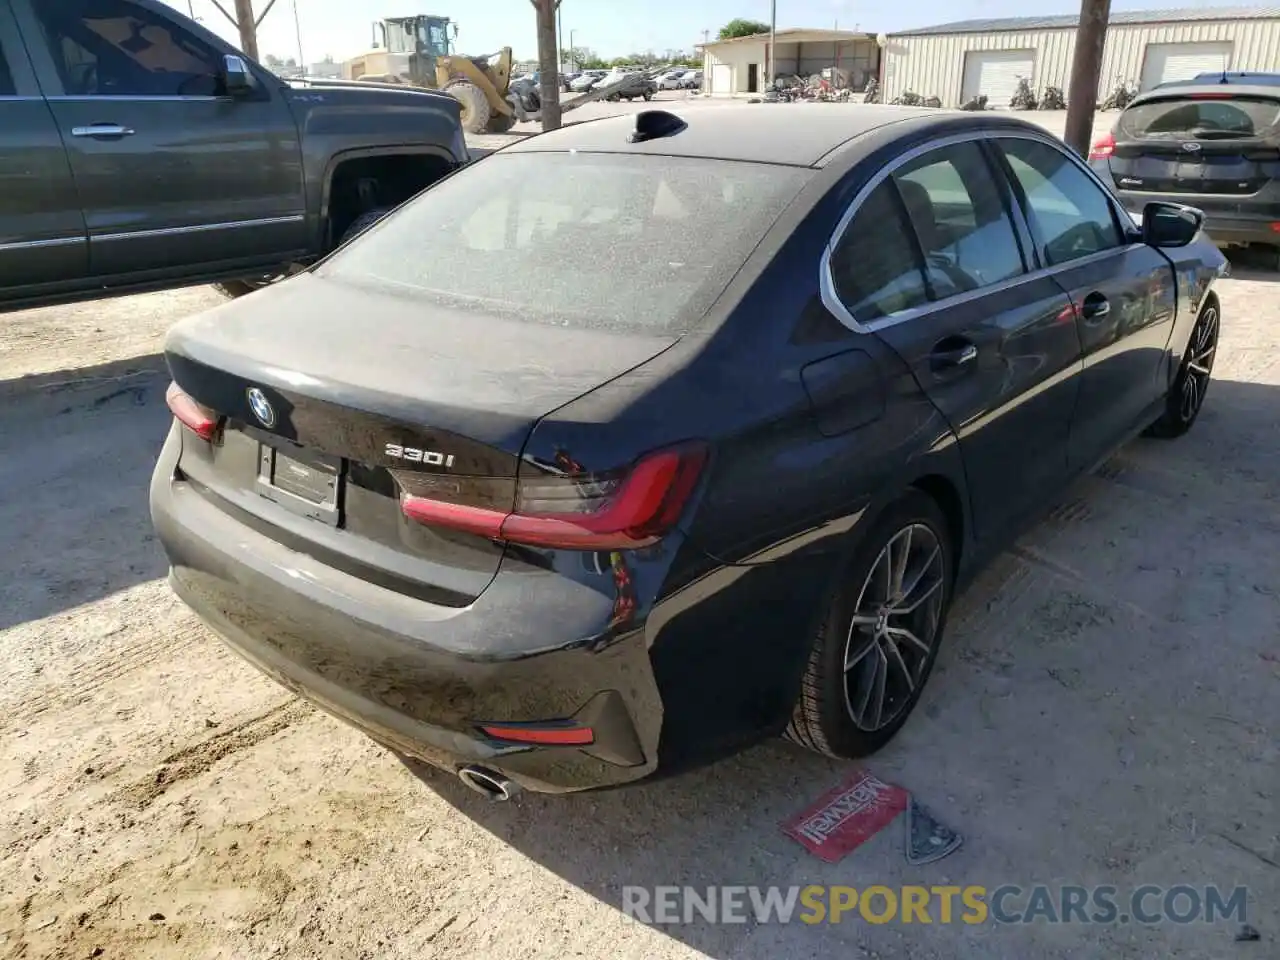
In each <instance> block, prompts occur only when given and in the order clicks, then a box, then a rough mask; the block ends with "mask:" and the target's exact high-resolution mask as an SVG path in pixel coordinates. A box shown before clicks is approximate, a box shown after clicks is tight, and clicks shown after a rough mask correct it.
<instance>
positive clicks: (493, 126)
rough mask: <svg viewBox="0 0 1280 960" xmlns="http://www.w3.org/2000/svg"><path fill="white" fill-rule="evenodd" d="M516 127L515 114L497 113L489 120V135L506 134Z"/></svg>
mask: <svg viewBox="0 0 1280 960" xmlns="http://www.w3.org/2000/svg"><path fill="white" fill-rule="evenodd" d="M515 125H516V118H515V114H507V113H495V114H494V115H493V116H492V117H490V118H489V131H488V132H489V133H506V132H507V131H509V130H510V129H511V128H512V127H514V126H515Z"/></svg>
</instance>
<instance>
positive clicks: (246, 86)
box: [222, 53, 256, 97]
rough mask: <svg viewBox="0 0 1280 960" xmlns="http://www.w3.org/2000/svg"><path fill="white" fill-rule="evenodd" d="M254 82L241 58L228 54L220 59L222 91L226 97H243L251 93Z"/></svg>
mask: <svg viewBox="0 0 1280 960" xmlns="http://www.w3.org/2000/svg"><path fill="white" fill-rule="evenodd" d="M255 86H256V81H255V80H254V77H253V72H252V71H251V70H250V69H249V64H247V63H246V62H245V60H244V58H243V57H238V56H236V55H235V54H234V53H228V54H227V55H226V56H225V57H223V58H222V89H223V92H224V93H225V94H226V95H227V96H228V97H245V96H248V95H249V94H250V93H252V92H253V89H254V87H255Z"/></svg>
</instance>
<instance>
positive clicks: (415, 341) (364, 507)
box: [166, 274, 673, 606]
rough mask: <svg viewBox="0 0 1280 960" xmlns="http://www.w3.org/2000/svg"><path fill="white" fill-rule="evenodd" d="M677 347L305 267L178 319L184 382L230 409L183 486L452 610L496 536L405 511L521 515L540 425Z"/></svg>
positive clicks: (495, 551) (171, 356)
mask: <svg viewBox="0 0 1280 960" xmlns="http://www.w3.org/2000/svg"><path fill="white" fill-rule="evenodd" d="M671 342H673V338H670V337H656V336H641V335H631V334H623V333H618V332H616V331H614V332H608V333H605V332H601V331H595V330H582V329H564V328H558V327H554V326H549V325H545V324H528V323H521V322H518V321H513V320H506V319H502V318H498V317H494V316H489V315H486V314H484V313H482V312H477V311H474V310H463V309H448V308H444V307H440V306H437V305H434V304H432V303H429V302H424V301H422V300H421V299H419V298H411V297H404V296H399V295H396V294H394V293H391V292H388V291H386V290H373V289H369V288H366V287H362V286H356V285H354V284H351V283H345V282H339V281H334V280H329V279H323V278H319V277H316V276H315V275H312V274H304V275H302V276H299V277H296V278H294V279H293V280H290V281H288V282H287V283H283V284H280V285H278V286H275V287H272V288H268V289H267V290H264V291H261V292H259V293H257V294H254V295H252V296H251V297H248V298H246V299H244V300H241V301H238V302H236V303H234V304H228V305H226V306H225V307H221V308H218V309H215V310H213V311H211V312H209V313H207V314H204V315H201V316H199V317H196V318H193V319H191V320H188V321H185V322H183V323H181V324H179V325H178V326H176V327H175V328H174V329H173V330H172V331H171V333H170V335H169V339H168V342H167V343H166V354H167V360H168V363H169V367H170V370H171V372H172V374H173V378H174V381H175V383H176V384H177V385H178V387H179V388H181V390H182V391H184V392H185V393H186V394H187V395H188V396H190V397H191V398H192V399H193V400H194V401H195V402H196V403H198V404H200V405H202V406H203V407H205V408H207V409H208V410H210V411H212V412H213V413H214V414H215V415H216V416H217V417H218V418H219V420H220V424H221V426H220V429H219V431H218V434H217V436H216V437H215V442H213V443H208V442H204V441H201V440H200V439H199V438H198V437H196V436H195V435H194V434H191V433H187V434H185V435H184V442H183V450H182V456H181V458H180V461H179V470H180V473H181V474H182V476H183V479H184V480H186V481H187V482H191V483H193V484H196V485H197V486H198V487H200V489H201V491H202V492H204V493H205V494H207V495H208V496H209V497H210V498H212V499H214V500H216V501H218V502H219V503H220V504H221V505H223V506H224V507H225V508H226V509H227V510H228V511H229V512H232V513H234V514H236V515H237V516H238V517H240V518H241V519H242V520H244V521H245V522H246V523H247V524H249V525H251V526H254V527H257V528H259V529H260V530H261V531H262V532H264V533H265V534H266V535H269V536H273V537H276V538H277V539H279V540H281V541H282V542H286V543H288V544H289V545H290V546H292V547H294V548H295V549H298V550H301V551H303V552H307V553H310V554H312V555H315V556H320V557H322V558H323V559H324V560H325V561H326V562H330V563H332V565H334V566H336V567H339V568H341V569H345V570H348V571H349V572H351V573H352V574H353V575H356V576H360V577H362V578H364V579H366V580H369V581H371V582H374V583H379V584H381V585H383V586H387V587H389V588H390V589H396V590H398V591H400V592H403V593H409V594H412V595H416V596H421V597H423V598H425V599H430V600H433V601H435V602H439V603H443V604H446V605H452V606H464V605H466V604H467V603H470V602H471V601H472V600H474V598H475V597H476V596H478V595H479V594H480V592H482V591H483V590H484V588H485V587H486V586H487V585H488V583H489V582H490V581H491V580H492V578H493V575H494V574H495V573H496V571H497V569H498V566H499V563H500V561H501V557H502V553H503V548H502V546H501V544H498V543H495V542H494V541H493V540H490V539H487V538H485V537H481V536H476V535H472V534H468V533H465V532H459V531H456V530H444V529H438V528H433V527H430V526H424V525H423V524H421V523H417V522H415V521H413V520H410V519H408V518H407V517H406V516H405V515H404V513H403V511H402V509H401V502H400V501H401V498H402V495H403V494H405V493H412V492H413V491H414V490H415V489H417V488H419V487H429V488H430V489H431V490H432V491H433V492H435V493H436V494H437V495H439V494H441V492H442V491H443V493H444V495H447V494H448V492H449V491H450V490H452V491H454V492H457V493H460V494H465V496H466V497H467V499H468V500H469V501H471V502H476V501H480V502H484V503H488V504H490V505H492V507H493V509H495V510H509V509H510V508H511V506H512V504H513V502H514V497H515V478H516V475H517V469H518V466H519V464H520V456H521V452H522V450H523V447H524V445H525V441H526V439H527V438H528V436H529V433H530V432H531V430H532V429H533V427H534V425H535V424H536V423H537V422H538V420H539V419H540V418H542V417H543V416H545V415H546V414H548V413H550V412H551V411H553V410H555V409H556V408H558V407H560V406H562V405H564V404H565V403H567V402H569V401H571V400H573V399H575V398H577V397H579V396H581V395H583V394H584V393H587V392H588V391H590V390H591V389H592V388H594V387H596V386H598V385H600V384H602V383H604V382H606V381H608V380H610V379H612V378H614V377H616V376H618V375H619V374H621V373H623V372H625V371H626V370H628V369H631V368H632V367H635V366H637V365H639V364H641V363H643V362H645V361H646V360H648V359H649V358H651V357H653V356H654V355H656V354H657V353H659V352H661V351H662V350H663V349H664V348H665V347H666V346H668V345H669V344H670V343H671Z"/></svg>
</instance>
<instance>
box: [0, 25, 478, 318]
mask: <svg viewBox="0 0 1280 960" xmlns="http://www.w3.org/2000/svg"><path fill="white" fill-rule="evenodd" d="M467 160H468V153H467V146H466V142H465V140H464V139H463V131H462V126H461V124H460V122H459V106H458V102H457V101H456V100H454V99H453V98H452V97H450V96H447V95H445V94H442V93H435V92H429V91H425V90H415V89H411V88H407V87H406V88H401V89H393V88H390V87H388V86H385V85H373V84H361V83H343V82H341V81H319V80H317V81H293V82H287V81H284V80H281V79H279V78H278V77H276V76H274V75H273V74H272V73H270V72H269V71H268V70H266V69H264V68H262V67H260V66H259V65H258V64H256V63H252V62H250V61H248V60H247V59H246V58H245V57H244V56H243V55H242V54H241V53H240V52H239V51H238V50H236V49H235V48H234V47H232V46H230V45H229V44H227V43H226V42H224V41H223V40H222V39H220V38H219V37H217V36H216V35H214V34H213V33H211V32H210V31H208V30H206V29H205V28H204V27H202V26H200V25H199V24H197V23H194V22H193V21H191V20H189V19H188V18H187V17H185V16H183V15H182V14H180V13H177V12H176V11H175V10H174V9H173V8H172V7H170V6H168V5H166V4H163V3H160V2H158V0H58V2H56V3H50V2H45V0H3V2H0V304H3V305H4V306H5V307H14V306H31V305H37V304H46V303H52V302H55V301H65V300H75V299H84V298H89V297H98V296H102V295H104V294H120V293H128V292H133V291H138V290H145V289H159V288H164V287H173V286H179V285H183V284H193V283H213V282H217V283H220V284H221V286H222V289H223V290H224V291H225V292H227V293H229V294H233V295H239V294H243V293H247V292H249V291H251V290H253V289H256V288H257V287H260V286H263V285H264V284H266V283H268V282H270V281H271V280H272V279H274V278H276V277H278V276H280V275H282V274H284V273H286V272H288V271H289V270H291V269H294V268H296V267H297V265H300V264H307V263H309V262H311V261H314V260H316V259H319V258H320V257H322V256H324V255H325V254H327V253H329V252H330V251H332V250H333V249H334V248H335V247H337V246H338V245H340V244H341V243H342V242H343V241H344V240H345V239H346V238H348V237H351V236H353V235H355V234H356V233H359V232H360V231H361V230H363V229H364V228H365V227H367V226H368V225H369V224H370V223H371V222H372V221H373V220H376V219H377V218H378V217H380V216H382V215H383V214H384V213H386V212H387V211H388V210H390V209H391V208H393V207H395V206H397V205H398V204H400V203H401V202H403V201H405V200H407V199H409V198H410V197H412V196H414V195H415V194H417V193H418V192H420V191H421V190H422V189H423V188H424V187H426V186H427V185H428V184H430V183H432V182H434V181H435V180H438V179H440V178H441V177H443V176H445V175H446V174H448V173H450V172H452V171H453V170H454V169H456V168H457V167H458V166H460V165H462V164H463V163H465V162H467ZM33 171H38V172H39V176H34V175H33Z"/></svg>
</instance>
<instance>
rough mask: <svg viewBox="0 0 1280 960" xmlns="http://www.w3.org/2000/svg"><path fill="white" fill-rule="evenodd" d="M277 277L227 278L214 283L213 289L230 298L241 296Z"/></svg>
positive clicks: (260, 287)
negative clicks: (221, 281)
mask: <svg viewBox="0 0 1280 960" xmlns="http://www.w3.org/2000/svg"><path fill="white" fill-rule="evenodd" d="M277 279H278V277H277V276H276V275H272V276H266V277H254V278H253V279H251V280H227V281H224V282H223V283H215V284H214V285H213V289H215V290H217V291H218V292H219V293H221V294H222V295H223V296H225V297H230V298H231V299H232V300H235V299H237V298H238V297H243V296H245V295H246V294H250V293H253V292H254V291H255V290H261V289H262V288H263V287H265V286H268V285H270V284H272V283H274V282H275V281H276V280H277Z"/></svg>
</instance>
